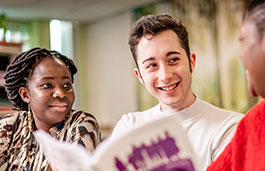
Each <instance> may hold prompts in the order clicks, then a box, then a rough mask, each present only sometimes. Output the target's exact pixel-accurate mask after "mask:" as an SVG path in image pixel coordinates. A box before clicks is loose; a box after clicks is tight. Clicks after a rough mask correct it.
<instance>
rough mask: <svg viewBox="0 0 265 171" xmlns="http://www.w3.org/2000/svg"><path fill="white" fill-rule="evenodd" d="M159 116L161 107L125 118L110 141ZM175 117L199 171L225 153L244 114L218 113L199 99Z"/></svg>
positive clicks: (219, 110) (117, 126)
mask: <svg viewBox="0 0 265 171" xmlns="http://www.w3.org/2000/svg"><path fill="white" fill-rule="evenodd" d="M161 114H162V112H161V110H160V104H158V105H156V106H154V107H153V108H150V109H148V110H146V111H143V112H135V113H128V114H125V115H123V116H122V118H121V119H120V120H119V121H118V123H117V125H116V126H115V128H114V129H113V132H112V136H111V137H113V136H116V135H119V134H120V133H121V132H124V131H126V130H128V129H129V128H132V127H135V126H136V125H138V124H143V123H144V122H148V121H150V120H152V119H153V118H154V117H157V116H160V115H161ZM176 114H178V115H180V118H182V127H183V128H184V130H185V131H186V133H187V136H188V139H189V140H190V144H191V146H192V148H193V151H194V153H195V155H196V157H197V159H198V161H199V164H200V168H201V169H202V170H206V168H207V166H208V165H210V163H211V162H212V161H214V160H215V159H216V158H217V157H218V155H219V154H220V153H221V152H222V151H223V150H224V148H225V146H226V145H227V144H228V143H229V142H230V140H231V139H232V137H233V135H234V132H235V130H236V127H237V123H238V122H239V120H240V119H241V118H242V117H243V114H240V113H237V112H233V111H228V110H224V109H220V108H218V107H216V106H213V105H211V104H209V103H207V102H205V101H202V100H200V99H199V98H196V100H195V102H194V103H193V104H192V105H191V106H190V107H188V108H186V109H183V110H181V111H178V112H177V113H176Z"/></svg>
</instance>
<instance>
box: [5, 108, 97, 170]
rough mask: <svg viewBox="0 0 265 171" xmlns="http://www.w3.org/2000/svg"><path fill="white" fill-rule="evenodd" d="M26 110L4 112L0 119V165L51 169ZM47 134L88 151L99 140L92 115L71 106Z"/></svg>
mask: <svg viewBox="0 0 265 171" xmlns="http://www.w3.org/2000/svg"><path fill="white" fill-rule="evenodd" d="M29 118H30V117H28V113H27V112H26V111H23V112H16V113H13V114H9V115H6V116H5V117H3V118H2V119H1V120H0V166H2V165H3V164H4V163H6V162H7V168H6V170H12V171H13V170H16V171H28V170H32V171H46V170H51V168H50V166H49V163H48V160H47V159H46V158H45V157H44V155H43V153H42V151H41V150H40V147H39V145H38V144H37V142H36V140H35V138H34V136H33V134H32V131H30V130H31V129H30V127H31V124H30V121H29V120H30V119H29ZM49 134H50V135H51V136H52V137H54V138H55V139H58V140H60V141H66V142H70V143H75V144H81V145H83V146H84V147H85V148H86V149H87V150H88V151H90V152H92V151H93V150H94V149H95V148H96V146H97V145H98V144H99V142H100V131H99V126H98V123H97V121H96V119H95V118H94V117H93V116H92V115H91V114H89V113H84V112H82V111H75V110H71V112H70V114H69V115H68V116H67V118H66V119H65V120H64V121H62V122H60V123H59V124H57V125H56V126H54V127H52V128H51V129H50V130H49Z"/></svg>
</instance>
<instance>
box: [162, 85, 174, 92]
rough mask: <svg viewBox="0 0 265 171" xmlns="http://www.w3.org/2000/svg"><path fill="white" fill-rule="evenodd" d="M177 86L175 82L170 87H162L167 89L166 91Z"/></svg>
mask: <svg viewBox="0 0 265 171" xmlns="http://www.w3.org/2000/svg"><path fill="white" fill-rule="evenodd" d="M176 86H177V85H176V84H174V85H172V86H170V87H164V88H162V90H165V91H169V90H173V89H174V88H175V87H176Z"/></svg>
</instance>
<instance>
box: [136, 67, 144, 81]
mask: <svg viewBox="0 0 265 171" xmlns="http://www.w3.org/2000/svg"><path fill="white" fill-rule="evenodd" d="M134 74H135V76H136V77H137V78H138V80H139V81H140V83H141V84H143V85H144V81H143V78H142V76H141V74H140V71H139V70H138V69H137V68H134Z"/></svg>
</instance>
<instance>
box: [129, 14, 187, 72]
mask: <svg viewBox="0 0 265 171" xmlns="http://www.w3.org/2000/svg"><path fill="white" fill-rule="evenodd" d="M166 30H173V31H174V32H175V33H176V35H177V36H178V38H179V42H180V44H181V46H182V48H183V49H184V50H185V52H186V54H187V56H188V60H189V63H190V47H189V38H188V32H187V30H186V28H185V27H184V26H183V25H182V23H181V22H180V21H176V20H174V19H173V18H172V17H171V16H170V15H168V14H159V15H147V16H143V17H141V18H140V19H139V20H137V21H136V23H135V24H134V25H133V27H132V30H131V34H130V37H129V45H130V49H131V52H132V55H133V58H134V61H135V64H136V66H137V68H138V63H137V54H136V49H137V45H138V43H139V41H140V39H141V38H142V37H145V36H146V35H152V36H155V35H156V34H158V33H161V32H162V31H166ZM190 70H191V66H190Z"/></svg>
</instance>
